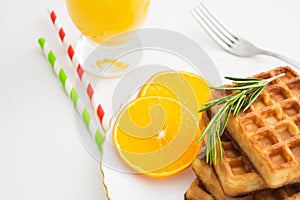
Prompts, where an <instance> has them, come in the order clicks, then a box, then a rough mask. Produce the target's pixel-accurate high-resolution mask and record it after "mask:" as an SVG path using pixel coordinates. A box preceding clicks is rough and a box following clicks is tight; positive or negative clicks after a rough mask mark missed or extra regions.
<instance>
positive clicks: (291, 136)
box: [227, 67, 300, 188]
mask: <svg viewBox="0 0 300 200" xmlns="http://www.w3.org/2000/svg"><path fill="white" fill-rule="evenodd" d="M281 73H285V74H286V75H285V76H284V77H282V78H280V79H277V80H275V81H273V82H271V83H270V84H269V85H268V86H267V87H266V89H265V90H264V91H263V92H262V94H261V95H260V96H259V98H258V99H257V100H256V101H255V102H254V103H253V104H252V105H251V107H250V108H249V109H248V110H247V111H246V112H241V113H239V114H238V116H237V117H233V116H231V117H230V119H229V121H228V125H227V129H228V133H229V135H230V136H231V137H232V138H233V139H234V141H236V143H237V144H238V146H239V147H240V149H241V151H242V152H243V153H245V154H246V156H247V157H248V158H249V160H250V162H251V163H252V164H253V166H254V168H255V169H256V170H257V171H258V173H259V174H260V175H261V176H262V178H263V180H264V181H265V183H266V184H267V186H268V187H270V188H278V187H281V186H283V185H287V184H291V183H296V182H300V76H299V75H298V74H297V73H296V72H295V71H293V70H292V69H291V68H289V67H278V68H275V69H273V70H271V71H268V72H263V73H261V74H258V75H255V76H254V77H255V78H264V79H266V78H271V77H274V76H276V75H278V74H281Z"/></svg>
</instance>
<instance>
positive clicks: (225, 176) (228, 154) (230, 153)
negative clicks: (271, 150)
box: [214, 131, 267, 196]
mask: <svg viewBox="0 0 300 200" xmlns="http://www.w3.org/2000/svg"><path fill="white" fill-rule="evenodd" d="M226 132H227V131H226ZM226 132H225V133H224V134H223V135H222V137H221V142H222V148H223V161H221V160H220V158H219V155H218V159H217V162H216V164H215V165H214V168H215V171H216V174H217V175H218V178H219V181H220V183H221V185H222V188H223V190H224V192H225V193H226V194H227V195H229V196H238V195H242V194H246V193H250V192H253V191H257V190H262V189H265V188H266V187H267V186H266V184H265V182H264V181H263V179H262V177H261V176H260V175H259V174H258V173H257V172H256V171H255V170H254V168H253V166H252V164H251V163H250V162H249V160H248V158H247V157H246V156H244V155H243V154H242V153H241V151H240V150H239V149H238V148H237V146H236V145H235V144H234V143H233V142H232V141H231V139H230V138H228V137H227V134H228V133H226ZM218 152H219V151H218ZM245 180H247V181H245Z"/></svg>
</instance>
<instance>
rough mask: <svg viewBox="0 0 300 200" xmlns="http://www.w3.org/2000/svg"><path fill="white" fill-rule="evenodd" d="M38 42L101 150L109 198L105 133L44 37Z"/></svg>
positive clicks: (103, 182)
mask: <svg viewBox="0 0 300 200" xmlns="http://www.w3.org/2000/svg"><path fill="white" fill-rule="evenodd" d="M38 43H39V45H40V47H41V49H42V51H43V53H44V55H45V57H46V58H47V59H48V61H49V63H50V64H51V67H52V70H53V71H54V72H55V74H56V77H57V78H58V79H59V80H60V82H61V84H62V86H63V87H64V89H65V91H66V93H67V94H68V96H69V98H70V99H71V101H72V102H73V105H74V107H75V108H76V110H77V112H78V113H79V114H80V115H81V117H82V119H83V121H84V124H85V127H86V128H87V129H88V131H89V132H90V134H91V135H92V136H93V138H94V139H95V141H96V143H97V145H98V148H99V150H100V151H101V158H100V171H101V174H102V177H103V178H102V184H103V186H104V189H105V191H106V198H107V199H108V200H110V197H109V195H108V189H107V186H106V184H105V181H104V172H103V169H102V155H103V149H102V148H103V142H104V140H105V134H103V133H104V132H103V131H102V132H101V131H100V130H99V129H98V128H97V126H96V124H95V123H94V121H93V120H92V117H91V115H90V113H89V111H88V110H87V109H86V108H85V106H84V104H83V102H82V101H81V100H80V98H79V96H78V93H77V92H76V90H75V88H74V87H73V85H72V83H71V81H70V80H69V79H68V76H67V75H66V73H65V71H64V70H63V68H61V67H60V66H61V65H60V64H59V62H58V61H57V59H56V56H55V54H54V52H53V51H52V50H51V49H50V48H49V46H48V44H47V42H46V40H45V39H44V38H39V39H38Z"/></svg>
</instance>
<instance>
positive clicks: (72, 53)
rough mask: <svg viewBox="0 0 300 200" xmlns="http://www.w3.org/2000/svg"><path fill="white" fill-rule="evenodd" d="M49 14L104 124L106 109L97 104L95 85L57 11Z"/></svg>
mask: <svg viewBox="0 0 300 200" xmlns="http://www.w3.org/2000/svg"><path fill="white" fill-rule="evenodd" d="M49 14H50V18H51V21H52V23H53V25H54V26H55V28H56V30H57V31H58V35H59V38H60V40H61V42H62V43H63V45H64V47H65V49H66V51H67V53H68V56H69V58H70V60H71V61H72V63H73V66H74V67H75V68H76V72H77V73H76V74H77V75H78V77H79V79H80V81H81V82H82V84H83V85H84V87H85V88H86V93H87V95H88V97H89V100H90V102H91V104H92V106H93V108H94V110H96V112H97V116H98V119H99V121H100V124H101V125H102V126H103V123H102V122H103V117H104V110H103V108H102V106H101V104H97V102H96V101H95V98H94V89H93V86H92V84H91V82H90V80H89V78H88V76H87V74H86V72H85V70H84V69H83V68H82V67H81V64H80V63H79V61H78V59H77V57H76V54H75V51H74V48H73V45H72V43H71V42H70V41H69V40H68V37H67V35H66V32H65V29H64V28H63V27H62V26H61V25H60V23H59V20H58V18H57V15H56V13H55V11H54V10H49Z"/></svg>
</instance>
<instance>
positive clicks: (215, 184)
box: [185, 158, 300, 200]
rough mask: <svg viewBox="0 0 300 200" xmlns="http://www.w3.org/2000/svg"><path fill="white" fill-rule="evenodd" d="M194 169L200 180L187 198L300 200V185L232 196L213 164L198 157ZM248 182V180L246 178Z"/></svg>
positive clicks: (195, 199)
mask: <svg viewBox="0 0 300 200" xmlns="http://www.w3.org/2000/svg"><path fill="white" fill-rule="evenodd" d="M193 170H194V172H195V173H196V175H197V177H198V179H199V180H195V181H194V182H193V183H192V185H191V186H190V188H189V189H188V191H187V192H186V194H185V199H186V200H210V199H216V200H299V199H300V185H299V184H298V185H293V186H286V187H282V188H279V189H275V190H274V189H273V190H272V189H267V190H263V191H259V192H254V193H251V194H248V195H245V196H237V197H231V196H228V195H226V194H225V193H224V192H223V190H222V187H221V185H220V182H219V180H218V179H217V176H216V174H215V172H214V169H213V167H212V166H210V165H208V164H206V162H205V161H204V160H202V159H199V158H196V160H195V161H194V162H193ZM244 181H245V182H247V180H244Z"/></svg>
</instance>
